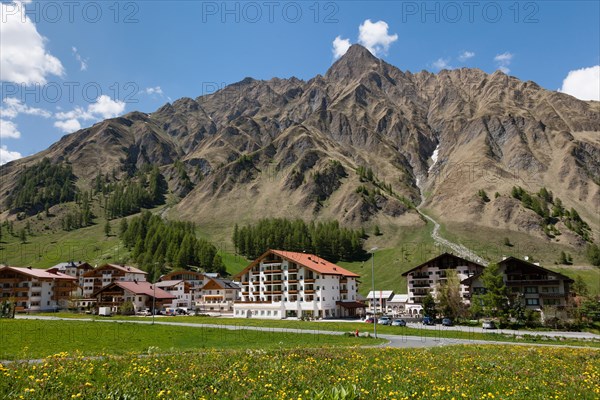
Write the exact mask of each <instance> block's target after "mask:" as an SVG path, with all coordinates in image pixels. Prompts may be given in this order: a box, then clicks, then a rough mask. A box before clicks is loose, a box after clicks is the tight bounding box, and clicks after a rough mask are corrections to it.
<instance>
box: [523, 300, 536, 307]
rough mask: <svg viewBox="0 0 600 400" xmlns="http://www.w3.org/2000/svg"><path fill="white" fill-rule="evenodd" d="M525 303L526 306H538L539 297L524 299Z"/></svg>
mask: <svg viewBox="0 0 600 400" xmlns="http://www.w3.org/2000/svg"><path fill="white" fill-rule="evenodd" d="M525 304H527V305H528V306H538V305H539V304H540V300H539V299H525Z"/></svg>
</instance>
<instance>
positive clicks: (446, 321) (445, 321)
mask: <svg viewBox="0 0 600 400" xmlns="http://www.w3.org/2000/svg"><path fill="white" fill-rule="evenodd" d="M442 325H443V326H452V325H454V324H453V323H452V320H451V319H450V318H444V319H443V320H442Z"/></svg>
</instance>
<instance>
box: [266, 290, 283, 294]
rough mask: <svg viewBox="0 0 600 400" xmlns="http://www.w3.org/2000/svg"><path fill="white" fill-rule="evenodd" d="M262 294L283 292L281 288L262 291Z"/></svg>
mask: <svg viewBox="0 0 600 400" xmlns="http://www.w3.org/2000/svg"><path fill="white" fill-rule="evenodd" d="M263 294H283V291H281V290H271V291H264V292H263Z"/></svg>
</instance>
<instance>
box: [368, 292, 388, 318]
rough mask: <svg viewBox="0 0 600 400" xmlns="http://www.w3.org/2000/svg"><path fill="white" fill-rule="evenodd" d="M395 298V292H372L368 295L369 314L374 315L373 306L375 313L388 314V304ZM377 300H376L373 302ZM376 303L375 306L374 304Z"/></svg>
mask: <svg viewBox="0 0 600 400" xmlns="http://www.w3.org/2000/svg"><path fill="white" fill-rule="evenodd" d="M393 297H394V291H393V290H376V291H374V292H373V291H372V290H371V291H370V292H369V294H368V295H367V302H368V307H367V313H371V314H372V313H373V306H375V308H374V309H375V313H376V314H377V313H386V312H387V303H388V301H390V300H392V298H393ZM373 299H375V300H373ZM373 303H375V304H373Z"/></svg>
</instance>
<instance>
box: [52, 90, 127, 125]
mask: <svg viewBox="0 0 600 400" xmlns="http://www.w3.org/2000/svg"><path fill="white" fill-rule="evenodd" d="M123 111H125V102H123V101H118V100H113V99H111V98H110V97H108V96H106V95H102V96H100V97H98V99H97V100H96V102H95V103H94V104H90V105H89V106H88V108H87V110H86V109H84V108H82V107H75V109H73V110H71V111H66V112H58V113H56V114H54V118H56V119H57V121H56V122H55V123H54V126H55V127H57V128H59V129H61V130H62V131H63V132H67V133H70V132H74V131H77V130H79V129H81V122H80V121H92V120H93V121H97V120H100V119H107V118H114V117H116V116H117V115H120V114H122V113H123Z"/></svg>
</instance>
